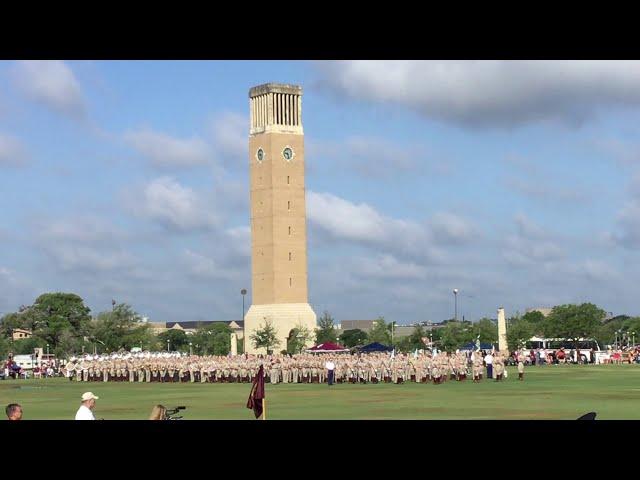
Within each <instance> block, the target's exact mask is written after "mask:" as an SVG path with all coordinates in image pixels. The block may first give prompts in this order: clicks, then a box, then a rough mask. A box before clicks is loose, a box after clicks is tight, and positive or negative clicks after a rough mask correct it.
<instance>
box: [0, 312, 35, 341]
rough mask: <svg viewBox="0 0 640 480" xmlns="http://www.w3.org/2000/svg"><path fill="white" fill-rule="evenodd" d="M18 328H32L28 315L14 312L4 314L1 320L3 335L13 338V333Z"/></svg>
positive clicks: (0, 325)
mask: <svg viewBox="0 0 640 480" xmlns="http://www.w3.org/2000/svg"><path fill="white" fill-rule="evenodd" d="M16 328H22V329H24V330H32V328H30V325H29V322H28V319H27V317H26V316H25V315H23V314H22V313H18V312H13V313H7V314H6V315H3V316H2V319H1V320H0V334H1V335H2V336H3V337H8V338H11V334H12V333H13V331H14V330H15V329H16Z"/></svg>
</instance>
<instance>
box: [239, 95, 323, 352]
mask: <svg viewBox="0 0 640 480" xmlns="http://www.w3.org/2000/svg"><path fill="white" fill-rule="evenodd" d="M249 107H250V130H249V171H250V189H251V274H252V280H251V285H252V292H251V293H252V305H251V307H250V308H249V310H248V311H247V314H246V315H245V318H244V321H245V323H244V332H245V333H244V339H245V340H244V342H245V343H244V348H245V352H247V353H266V352H265V350H264V349H260V350H257V349H255V348H254V347H253V345H252V342H251V340H250V338H249V337H250V335H251V334H253V333H254V331H255V330H257V329H259V328H261V327H263V326H264V324H265V322H266V321H269V322H271V323H272V324H273V325H274V327H275V328H276V330H277V335H278V339H279V340H280V345H279V346H278V347H276V348H274V353H278V352H279V351H280V350H283V349H286V347H287V339H288V338H289V336H290V334H291V331H292V330H293V329H294V328H295V327H296V326H298V325H302V326H305V327H307V328H308V329H309V330H310V331H311V332H313V331H314V330H315V328H316V314H315V313H314V311H313V309H312V308H311V306H310V305H309V303H308V296H307V233H306V208H305V188H304V134H303V131H302V88H301V87H299V86H296V85H285V84H279V83H267V84H265V85H260V86H257V87H253V88H252V89H251V90H249Z"/></svg>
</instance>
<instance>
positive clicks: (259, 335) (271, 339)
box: [249, 320, 280, 354]
mask: <svg viewBox="0 0 640 480" xmlns="http://www.w3.org/2000/svg"><path fill="white" fill-rule="evenodd" d="M277 335H278V331H277V330H276V328H275V327H274V326H273V324H272V323H271V322H270V321H269V320H265V322H264V326H263V327H262V326H261V327H259V328H258V329H257V330H254V331H253V333H252V334H251V335H250V336H249V339H250V340H251V342H252V343H253V346H254V348H265V349H266V350H267V354H271V353H272V352H273V350H274V349H275V348H277V347H278V346H280V340H279V339H278V336H277Z"/></svg>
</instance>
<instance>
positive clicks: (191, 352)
mask: <svg viewBox="0 0 640 480" xmlns="http://www.w3.org/2000/svg"><path fill="white" fill-rule="evenodd" d="M191 345H193V343H191V342H189V355H193V351H192V350H191Z"/></svg>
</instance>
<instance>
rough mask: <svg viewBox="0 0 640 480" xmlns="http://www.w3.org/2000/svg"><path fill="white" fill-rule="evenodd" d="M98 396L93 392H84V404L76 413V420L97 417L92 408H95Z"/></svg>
mask: <svg viewBox="0 0 640 480" xmlns="http://www.w3.org/2000/svg"><path fill="white" fill-rule="evenodd" d="M98 398H99V397H96V396H95V395H94V394H93V393H91V392H85V393H83V394H82V405H80V408H79V409H78V411H77V413H76V420H95V419H96V417H94V416H93V411H92V410H93V409H94V408H95V406H96V400H98Z"/></svg>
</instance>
